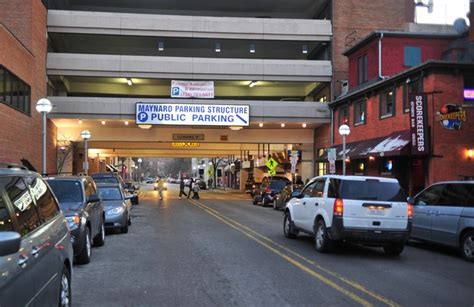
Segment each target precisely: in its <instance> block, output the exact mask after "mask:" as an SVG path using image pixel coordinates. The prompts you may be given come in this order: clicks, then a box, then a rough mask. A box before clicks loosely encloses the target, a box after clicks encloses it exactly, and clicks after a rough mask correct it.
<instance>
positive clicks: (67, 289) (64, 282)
mask: <svg viewBox="0 0 474 307" xmlns="http://www.w3.org/2000/svg"><path fill="white" fill-rule="evenodd" d="M59 285H60V287H59V299H58V306H59V307H70V306H71V273H70V272H69V269H68V268H67V266H66V265H64V266H63V271H62V273H61V279H60V280H59Z"/></svg>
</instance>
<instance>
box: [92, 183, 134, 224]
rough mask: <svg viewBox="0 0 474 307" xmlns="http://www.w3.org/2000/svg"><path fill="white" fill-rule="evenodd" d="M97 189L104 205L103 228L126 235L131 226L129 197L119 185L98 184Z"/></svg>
mask: <svg viewBox="0 0 474 307" xmlns="http://www.w3.org/2000/svg"><path fill="white" fill-rule="evenodd" d="M97 188H98V190H99V195H100V197H101V198H102V201H103V203H104V208H105V228H107V229H119V230H120V231H121V232H122V233H127V232H128V226H129V225H130V224H131V218H130V217H131V214H130V211H131V209H132V202H131V201H130V199H131V196H129V195H128V194H127V193H126V192H125V190H124V189H122V187H121V186H120V185H119V184H99V185H98V186H97Z"/></svg>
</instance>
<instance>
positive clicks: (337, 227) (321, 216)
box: [283, 175, 412, 255]
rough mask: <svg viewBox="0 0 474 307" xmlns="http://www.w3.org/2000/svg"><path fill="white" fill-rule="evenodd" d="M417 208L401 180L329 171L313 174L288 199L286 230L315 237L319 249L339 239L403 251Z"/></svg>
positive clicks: (288, 234)
mask: <svg viewBox="0 0 474 307" xmlns="http://www.w3.org/2000/svg"><path fill="white" fill-rule="evenodd" d="M411 218H412V207H411V206H410V205H408V204H407V202H406V197H405V195H404V192H403V190H402V189H401V188H400V185H399V183H398V181H397V180H396V179H391V178H379V177H362V176H336V175H328V176H322V177H316V178H313V179H312V180H311V181H310V182H309V183H308V184H307V185H306V186H305V187H304V189H303V190H302V191H301V193H300V194H298V195H293V198H292V199H291V200H290V201H289V202H288V203H287V205H286V209H285V218H284V222H283V231H284V234H285V236H286V237H287V238H294V237H296V235H297V234H298V233H299V232H300V231H301V232H305V233H308V234H311V235H314V236H315V245H316V249H317V250H318V251H319V252H327V251H329V249H330V247H331V244H332V243H333V242H334V241H351V242H357V243H362V244H364V245H370V246H382V247H383V248H384V251H385V253H387V254H390V255H399V254H400V253H401V252H402V251H403V247H404V246H405V242H406V241H407V240H408V237H409V235H410V230H411Z"/></svg>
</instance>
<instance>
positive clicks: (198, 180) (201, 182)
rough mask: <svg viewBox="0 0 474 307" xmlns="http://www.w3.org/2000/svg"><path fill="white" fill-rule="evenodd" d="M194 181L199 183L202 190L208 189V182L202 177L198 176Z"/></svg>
mask: <svg viewBox="0 0 474 307" xmlns="http://www.w3.org/2000/svg"><path fill="white" fill-rule="evenodd" d="M194 182H195V183H197V184H198V185H199V188H200V189H201V190H207V184H206V182H205V181H204V180H203V179H201V178H196V179H194Z"/></svg>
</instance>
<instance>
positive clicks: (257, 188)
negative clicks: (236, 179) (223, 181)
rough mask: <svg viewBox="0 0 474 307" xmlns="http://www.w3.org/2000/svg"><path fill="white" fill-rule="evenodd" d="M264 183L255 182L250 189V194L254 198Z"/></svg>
mask: <svg viewBox="0 0 474 307" xmlns="http://www.w3.org/2000/svg"><path fill="white" fill-rule="evenodd" d="M261 185H262V183H261V182H254V183H253V184H252V189H251V190H250V193H249V194H250V196H251V197H252V198H253V197H254V196H255V193H256V192H257V191H258V190H259V189H260V186H261Z"/></svg>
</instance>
